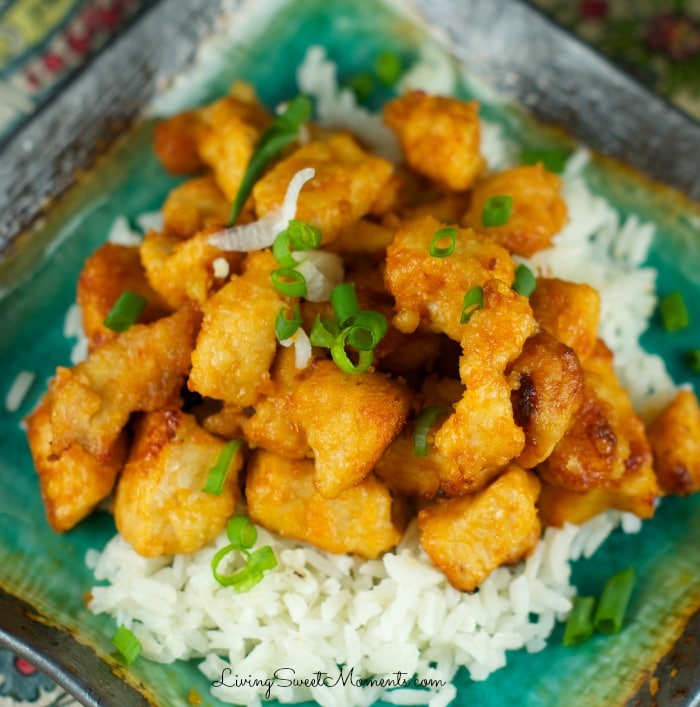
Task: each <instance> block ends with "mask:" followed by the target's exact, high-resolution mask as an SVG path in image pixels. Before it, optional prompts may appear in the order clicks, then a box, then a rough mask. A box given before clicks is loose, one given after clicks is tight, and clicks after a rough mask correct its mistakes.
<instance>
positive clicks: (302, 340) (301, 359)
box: [293, 327, 311, 368]
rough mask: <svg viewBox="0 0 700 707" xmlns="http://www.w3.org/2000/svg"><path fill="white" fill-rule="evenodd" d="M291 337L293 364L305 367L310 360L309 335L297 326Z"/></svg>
mask: <svg viewBox="0 0 700 707" xmlns="http://www.w3.org/2000/svg"><path fill="white" fill-rule="evenodd" d="M293 338H294V364H295V365H296V367H297V368H306V367H307V366H308V365H309V361H310V360H311V341H309V335H308V334H307V333H306V332H305V331H304V330H303V329H302V328H301V327H299V328H298V329H297V330H296V333H295V334H294V337H293Z"/></svg>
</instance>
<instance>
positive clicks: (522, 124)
mask: <svg viewBox="0 0 700 707" xmlns="http://www.w3.org/2000/svg"><path fill="white" fill-rule="evenodd" d="M165 4H167V3H163V4H161V6H160V7H159V8H158V11H159V12H161V14H163V13H165V10H164V9H163V5H165ZM438 4H439V3H438ZM506 5H508V3H506ZM513 5H514V6H516V5H517V3H513ZM276 6H277V11H276V12H275V13H274V14H273V15H272V16H270V17H268V18H267V19H266V20H265V21H262V20H260V21H259V23H258V24H256V25H255V31H254V32H247V33H244V32H239V33H238V35H239V36H238V37H237V38H236V39H235V40H231V41H230V42H229V43H228V44H226V45H225V51H223V52H221V51H220V52H218V53H217V52H213V54H212V55H213V56H214V57H215V58H216V60H215V61H210V62H209V63H208V64H207V66H206V70H205V69H202V67H201V66H200V68H199V69H198V71H199V76H200V81H199V82H198V83H197V90H196V91H189V92H188V91H184V92H182V91H180V92H176V93H175V94H173V95H175V98H174V99H173V101H172V102H171V105H173V106H175V107H184V106H185V105H190V104H193V103H196V102H201V101H204V100H209V99H212V98H214V97H216V96H218V95H221V94H222V93H223V92H225V91H226V89H227V88H228V86H229V84H230V83H231V81H232V79H233V78H236V77H237V78H243V79H245V80H247V81H249V82H251V83H253V84H254V85H255V87H256V88H257V90H258V92H259V95H260V96H261V98H262V99H263V101H264V102H265V103H266V104H267V105H268V106H269V107H274V105H275V104H276V103H277V102H279V101H280V100H283V99H287V98H289V97H291V96H292V95H294V94H295V92H296V89H295V81H294V67H295V66H296V65H297V64H298V63H299V62H300V61H301V59H302V58H303V56H304V53H305V50H306V48H307V46H308V45H309V44H321V45H323V46H324V47H326V49H327V51H328V54H329V56H330V57H331V58H332V59H333V60H334V61H336V62H337V63H338V65H339V74H340V78H341V80H344V79H346V78H349V77H351V76H353V75H355V74H357V73H359V72H362V71H369V70H371V67H372V64H373V62H374V59H375V58H376V56H377V55H378V54H379V53H380V52H382V51H384V50H387V49H388V50H389V51H392V52H394V53H396V54H397V55H398V56H399V57H401V60H402V62H403V63H404V64H405V65H410V64H411V62H413V61H414V60H415V59H416V57H417V56H418V53H419V50H420V47H421V46H422V45H423V44H424V43H425V42H428V41H433V40H432V39H430V38H429V33H428V30H427V29H426V26H425V25H423V24H422V23H421V22H419V21H417V20H416V19H415V18H414V17H413V16H410V15H407V14H405V13H400V12H397V11H396V9H395V8H393V9H392V8H389V7H386V6H384V5H382V4H380V3H379V2H378V1H375V0H370V1H367V2H362V3H360V2H353V0H336V1H335V2H328V1H327V0H291V1H290V2H287V3H276ZM256 7H257V10H253V9H251V7H248V9H247V12H249V13H250V12H260V5H257V6H256ZM190 11H191V10H190ZM519 11H520V10H519ZM172 12H173V13H177V12H178V10H177V9H175V8H173V10H172ZM506 20H507V18H503V21H506ZM246 26H248V27H249V26H250V25H246ZM462 30H463V31H464V32H465V33H467V34H468V33H469V31H472V32H473V31H475V30H474V28H473V27H472V28H469V27H463V28H462ZM548 31H552V32H554V33H555V34H556V32H557V30H555V29H554V28H552V29H551V30H548ZM557 36H558V35H557ZM123 40H124V42H127V43H128V40H129V37H128V36H127V37H124V38H123ZM559 41H562V40H561V37H559ZM566 41H567V42H568V41H570V40H568V39H567V40H566ZM118 49H119V47H117V50H118ZM125 51H126V50H124V51H122V52H121V56H123V55H125ZM575 51H581V48H580V47H578V46H576V47H575ZM117 53H118V52H117ZM210 53H211V52H210ZM595 61H598V60H597V59H595ZM596 66H597V64H596ZM516 68H518V67H511V70H515V69H516ZM518 70H520V71H525V69H524V68H523V67H519V68H518ZM610 71H613V70H612V69H610ZM615 76H616V75H615ZM617 78H619V77H617ZM458 90H459V92H460V93H462V94H463V95H464V96H477V97H479V98H480V100H481V102H482V110H483V112H484V115H486V116H488V117H489V118H490V119H492V120H497V121H499V122H500V123H501V124H502V126H503V128H504V130H505V132H506V134H507V135H508V136H509V137H510V138H512V139H514V140H516V141H517V142H518V143H519V144H521V145H523V146H528V147H533V146H551V145H553V144H560V143H561V144H568V143H567V141H566V139H565V138H563V137H561V136H557V134H555V133H553V132H551V131H549V130H548V129H545V128H543V127H540V126H539V125H538V124H536V123H535V122H534V121H533V120H532V119H531V118H529V117H528V116H527V115H525V114H524V112H522V111H521V110H520V109H518V108H515V107H513V106H509V105H507V104H506V103H504V102H501V101H499V100H495V99H494V98H493V97H492V96H491V94H490V92H489V91H487V90H485V89H484V87H483V85H482V82H481V80H480V77H478V76H473V75H469V74H462V73H460V80H459V86H458ZM551 90H552V91H554V90H556V87H554V86H552V88H551ZM599 90H600V89H599ZM385 97H386V94H382V93H381V92H380V93H378V94H376V95H374V96H373V98H372V101H374V103H375V105H378V104H379V103H380V102H381V100H382V99H383V98H385ZM674 119H677V116H675V114H674ZM683 125H685V126H686V129H687V130H688V131H691V132H692V131H697V130H698V128H697V126H694V125H692V124H691V123H690V122H687V123H683ZM656 128H659V129H661V128H663V126H661V127H659V126H654V129H656ZM151 135H152V123H151V122H150V121H148V120H145V121H143V122H142V123H140V124H139V125H138V126H137V127H136V128H135V129H134V130H133V131H131V132H129V133H128V135H127V136H126V137H125V138H124V139H122V140H121V141H119V142H118V143H117V144H116V145H115V146H113V147H112V148H110V149H109V151H108V152H107V153H106V154H105V155H104V157H103V159H101V160H100V162H99V164H98V165H97V166H95V167H94V168H93V169H92V170H91V171H90V172H89V173H88V174H87V175H86V176H84V177H83V178H82V179H81V180H79V182H78V184H77V186H74V187H73V188H72V189H71V190H70V191H69V192H68V193H67V194H65V195H64V197H63V198H62V199H61V200H59V201H58V202H57V203H56V204H54V205H53V206H52V208H51V209H50V211H49V215H48V218H47V219H46V221H45V223H44V225H43V226H42V227H41V228H39V229H38V230H36V231H35V232H34V233H32V234H31V236H30V237H24V238H22V239H20V240H19V241H17V242H16V244H15V246H14V247H13V248H12V249H10V250H9V251H8V252H7V253H6V256H5V260H4V264H2V265H0V289H2V291H3V294H2V298H1V299H0V322H2V334H3V336H2V340H1V341H0V365H1V367H2V372H3V380H2V383H1V384H0V393H2V395H3V397H4V395H5V394H6V392H7V390H8V389H9V385H10V384H11V382H12V381H13V380H14V378H15V376H16V375H17V374H18V373H20V372H21V371H24V370H28V371H32V372H34V373H35V374H36V376H37V378H36V380H35V382H34V384H33V385H32V387H31V389H30V390H29V394H28V395H27V397H26V398H25V400H24V401H23V403H22V404H21V406H20V408H19V410H17V411H16V412H8V411H7V410H5V408H4V406H3V407H2V409H0V450H1V454H0V587H1V589H2V592H0V607H2V613H0V639H2V640H3V642H4V643H5V644H7V645H8V646H10V647H12V648H14V649H15V650H19V651H23V652H24V654H25V655H26V656H28V657H32V658H34V659H35V660H37V661H38V662H39V664H40V667H43V668H44V669H46V670H47V671H49V672H50V673H51V674H53V675H54V676H56V677H57V678H58V679H59V680H60V681H62V683H63V684H65V685H66V686H67V687H68V688H69V689H71V690H72V691H73V692H74V693H75V694H76V696H78V698H79V699H81V700H82V701H84V702H85V703H86V704H103V705H104V704H107V705H112V704H114V705H123V704H127V705H128V704H138V699H140V698H139V697H138V695H139V693H142V694H143V695H144V696H145V697H144V698H143V700H142V701H145V702H146V703H147V702H148V701H151V702H153V703H155V704H158V705H186V704H188V695H192V694H194V693H192V692H191V691H193V690H194V691H195V692H196V693H197V694H198V695H200V696H201V697H202V698H203V702H202V704H205V705H215V704H219V703H218V702H217V701H216V700H215V699H214V698H212V697H210V696H209V694H208V690H209V683H208V681H207V680H206V679H205V678H204V677H203V676H202V675H201V674H200V673H199V671H198V670H197V668H196V665H195V663H194V662H192V663H175V664H172V665H159V664H155V663H149V662H148V661H145V660H139V661H137V662H136V664H134V665H133V666H131V667H129V668H126V667H124V666H123V665H122V664H121V663H120V662H119V660H118V659H117V658H116V657H115V655H114V653H113V647H112V646H111V643H110V639H111V636H112V635H113V632H114V628H115V627H114V623H113V622H112V620H110V619H108V618H105V617H96V616H94V615H92V614H91V613H90V612H89V611H87V609H86V608H85V594H86V592H88V591H89V589H90V587H91V585H92V579H91V574H90V572H89V570H88V569H87V568H86V566H85V563H84V558H85V553H86V551H87V550H88V549H90V548H97V549H101V548H102V547H103V546H104V544H105V543H106V542H107V541H108V540H109V538H110V537H111V536H112V535H113V534H114V532H115V529H114V524H113V522H112V520H111V517H110V516H109V515H108V514H107V513H98V514H96V515H94V516H93V517H91V518H89V519H87V520H86V521H84V522H83V523H81V524H80V525H79V527H77V528H76V529H74V530H72V531H71V532H69V533H67V534H65V535H57V534H55V533H53V532H52V531H51V530H50V529H49V527H48V525H47V523H46V521H45V517H44V510H43V505H42V501H41V497H40V494H39V486H38V483H37V477H36V475H35V473H34V470H33V466H32V462H31V458H30V455H29V450H28V447H27V443H26V441H25V436H24V432H23V430H22V429H21V420H22V417H23V416H24V415H26V414H27V413H28V412H29V410H30V409H31V408H32V406H33V405H34V404H35V403H36V401H37V400H38V398H39V396H40V395H41V394H42V392H43V391H44V390H45V388H46V381H47V379H48V378H49V377H50V376H51V375H53V372H54V370H55V367H56V366H57V365H70V350H71V346H72V345H73V343H74V341H72V340H70V339H67V338H66V337H64V334H63V323H64V318H65V314H66V312H67V310H68V309H69V307H70V306H71V304H72V303H73V301H74V297H75V286H76V281H77V277H78V274H79V272H80V269H81V266H82V264H83V261H84V259H85V257H86V256H87V255H88V254H89V253H91V252H92V251H93V250H94V249H95V248H96V247H97V246H99V245H100V244H101V243H103V242H104V241H105V239H106V236H107V233H108V231H109V228H110V226H111V224H112V222H113V221H114V219H115V218H116V217H117V216H120V215H126V217H127V218H128V219H129V220H130V223H131V224H132V225H135V222H134V219H135V218H136V217H137V216H138V215H140V214H142V213H144V212H147V211H151V210H155V209H157V208H158V207H159V206H160V205H161V203H162V201H163V199H164V197H165V195H166V194H167V192H168V190H169V189H170V188H171V187H172V186H173V185H174V184H175V180H174V179H173V178H172V177H169V176H168V175H166V174H165V173H164V172H163V170H162V169H161V168H160V166H159V165H158V163H157V162H156V160H155V158H154V155H153V153H152V151H151V148H150V143H151ZM681 137H683V136H682V135H681V136H680V137H679V139H680V138H681ZM618 156H619V153H618ZM687 160H688V161H690V160H691V156H690V155H688V156H687ZM641 166H644V165H641ZM692 166H693V167H694V164H693V165H692ZM649 171H650V172H651V173H653V169H650V170H649ZM588 177H589V179H590V183H591V186H592V187H593V188H594V189H595V190H597V191H599V192H601V193H604V194H605V195H606V196H607V197H608V198H609V199H610V200H611V201H612V202H613V204H614V205H615V207H616V208H617V209H618V210H619V212H620V214H621V215H623V216H625V215H628V214H631V213H637V214H639V216H640V218H642V219H643V220H649V221H653V222H654V223H655V224H656V226H657V235H656V240H655V242H654V245H653V248H652V255H651V256H650V264H652V265H654V266H655V267H657V268H658V270H659V283H658V285H659V292H660V293H661V294H664V293H666V292H668V291H670V290H680V291H681V292H682V293H683V294H684V297H685V301H686V302H687V303H688V304H689V308H690V310H691V311H690V314H691V320H692V321H693V322H698V321H700V237H699V236H698V234H697V224H698V223H700V221H698V218H700V211H699V210H698V208H697V207H696V205H694V204H693V203H692V202H691V201H689V200H687V199H686V198H685V197H683V196H682V195H681V194H680V193H679V192H675V191H673V190H672V189H670V188H667V187H663V186H660V185H658V184H655V183H652V182H650V181H647V180H645V179H643V178H641V177H640V176H638V175H637V174H635V173H633V172H632V171H631V170H628V169H625V168H622V167H619V166H617V165H616V164H614V163H612V162H610V161H609V160H603V159H600V160H596V161H594V164H593V165H592V166H591V167H590V168H589V169H588ZM690 187H692V185H690ZM690 187H689V191H693V189H692V188H690ZM643 343H644V345H645V346H646V347H647V348H648V350H650V351H652V352H656V353H659V354H661V355H662V356H663V357H664V358H665V360H666V361H667V363H668V367H669V370H670V372H671V374H672V375H673V377H674V378H675V380H676V381H677V382H689V383H691V384H692V385H693V386H694V387H695V389H696V390H698V389H699V386H700V376H699V375H698V374H697V373H692V372H691V371H689V370H688V369H687V368H686V367H685V363H684V360H683V355H684V352H685V351H686V350H688V349H691V348H700V334H699V332H698V328H697V325H696V324H694V325H692V326H691V327H690V328H689V329H687V330H685V331H683V332H679V333H677V334H674V335H667V334H664V333H663V332H662V330H661V328H660V326H659V323H658V322H656V321H655V322H653V324H652V327H651V329H650V331H649V332H648V333H647V334H646V335H645V336H644V339H643ZM699 540H700V499H698V498H694V499H689V500H679V499H666V500H664V501H663V502H662V503H661V505H660V508H659V510H658V512H657V515H656V517H655V518H654V519H653V520H651V521H649V522H646V523H645V524H644V528H643V530H642V532H641V533H639V534H637V535H624V534H622V533H617V534H615V535H613V536H612V537H611V538H610V539H609V540H608V541H607V542H606V544H605V545H604V547H603V548H602V550H600V551H599V552H598V553H597V554H596V555H595V557H594V559H592V560H588V561H580V562H579V563H578V564H577V565H576V566H575V581H576V584H577V586H578V587H579V590H580V592H582V593H586V592H592V593H598V592H599V591H600V587H601V586H602V583H603V581H604V579H605V578H606V577H607V576H609V575H610V574H612V573H613V572H615V571H617V570H619V569H622V568H624V567H626V566H629V565H633V566H634V568H635V570H636V574H637V577H638V582H637V585H636V589H635V592H634V595H633V599H632V604H631V608H630V620H629V622H628V625H627V626H626V628H625V629H624V630H623V631H622V633H620V634H619V635H615V636H607V637H595V638H593V639H592V640H590V641H588V642H587V643H585V644H583V645H581V646H578V647H574V648H563V647H562V646H561V637H562V628H561V627H558V628H557V629H556V630H555V632H554V634H553V636H552V638H551V641H550V646H549V647H548V648H547V649H546V650H544V651H542V652H540V653H537V654H527V653H525V652H518V653H512V654H510V658H509V662H508V665H507V667H505V668H504V669H502V670H500V671H499V672H497V673H495V674H494V675H493V676H492V677H491V678H490V679H489V680H487V681H485V682H473V681H470V679H469V677H468V675H467V674H466V672H464V671H463V672H460V674H459V676H458V680H457V686H458V698H457V700H456V704H460V705H510V706H513V705H522V706H523V707H525V706H528V707H544V706H547V707H550V706H554V705H567V706H571V707H576V706H577V705H582V706H583V705H586V707H590V706H592V705H600V706H603V705H605V706H607V705H617V704H624V703H625V702H626V701H627V700H628V699H630V698H632V697H633V696H634V695H635V693H637V691H638V690H639V689H640V688H642V693H640V694H644V695H646V694H648V693H647V692H644V690H647V691H648V689H649V688H648V687H644V686H645V685H647V684H648V681H649V677H650V675H651V674H652V673H653V672H654V670H655V669H656V666H657V664H658V662H659V660H660V659H661V658H662V656H664V654H666V653H667V652H668V651H669V650H670V649H671V648H672V646H673V645H674V643H675V642H676V640H677V639H678V637H679V636H680V635H681V634H682V633H683V632H684V630H685V628H686V625H687V623H688V621H689V620H690V618H691V617H692V616H693V614H695V612H696V611H697V610H698V609H699V608H700V542H699ZM17 599H19V600H21V601H20V602H19V603H18V601H17ZM47 632H48V633H47ZM47 635H48V636H49V637H48V638H47ZM73 638H74V639H75V641H77V643H78V644H80V645H79V646H78V648H70V646H71V645H72V644H73ZM57 647H58V649H57ZM42 656H43V662H42ZM47 656H49V658H47ZM698 660H699V656H697V655H693V656H691V662H692V663H693V664H694V665H697V663H698ZM81 661H82V662H81ZM91 661H92V662H91ZM95 662H96V663H98V664H99V665H100V666H102V668H103V669H102V670H101V672H100V674H99V676H98V671H97V670H96V669H95V670H93V669H92V668H91V667H89V666H91V665H92V666H93V668H94V663H95ZM79 665H83V666H85V665H87V666H88V667H87V669H85V670H84V671H83V674H82V675H78V674H77V671H78V667H77V666H79ZM91 670H92V672H91ZM661 679H662V680H664V679H665V678H661ZM668 679H669V680H670V679H671V678H668ZM652 684H653V685H654V683H652ZM115 685H116V686H115ZM128 685H133V686H135V688H136V690H137V691H136V692H129V691H127V692H124V693H122V692H120V690H121V689H122V688H124V689H127V688H128ZM663 687H664V685H663V684H662V685H661V689H663ZM653 689H656V687H655V686H654V687H653ZM692 697H693V693H688V694H687V699H688V702H687V703H688V704H689V703H690V701H691V700H692ZM674 704H680V703H678V702H675V703H674Z"/></svg>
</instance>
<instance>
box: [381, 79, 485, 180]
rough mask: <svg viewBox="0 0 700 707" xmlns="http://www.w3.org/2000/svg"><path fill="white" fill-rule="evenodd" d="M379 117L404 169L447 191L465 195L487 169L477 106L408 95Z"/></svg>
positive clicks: (443, 99) (431, 97)
mask: <svg viewBox="0 0 700 707" xmlns="http://www.w3.org/2000/svg"><path fill="white" fill-rule="evenodd" d="M383 115H384V122H385V123H386V124H387V125H388V126H389V127H390V128H391V129H392V130H393V131H394V132H395V133H396V134H397V136H398V138H399V141H400V142H401V146H402V148H403V151H404V153H405V155H406V160H407V162H408V164H409V165H410V166H411V167H412V168H413V169H415V170H416V171H417V172H420V173H421V174H424V175H425V176H427V177H430V179H432V180H434V181H436V182H438V183H439V184H442V185H444V186H445V187H447V188H448V189H451V190H453V191H464V190H465V189H468V188H469V187H470V186H471V184H472V182H473V181H474V179H475V177H476V176H478V175H479V174H480V173H481V172H482V171H483V169H484V167H485V166H486V163H485V161H484V158H483V157H482V156H481V153H480V151H479V143H480V130H479V104H478V103H476V102H470V103H467V102H465V101H460V100H457V99H455V98H446V97H443V96H430V95H428V94H426V93H423V92H422V91H412V92H410V93H407V94H406V95H404V96H401V97H400V98H396V99H394V100H393V101H389V102H388V103H387V104H386V105H385V106H384V114H383Z"/></svg>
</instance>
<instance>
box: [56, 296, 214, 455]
mask: <svg viewBox="0 0 700 707" xmlns="http://www.w3.org/2000/svg"><path fill="white" fill-rule="evenodd" d="M199 321H200V314H199V312H198V311H197V310H196V309H195V308H194V307H184V308H183V309H180V310H178V311H177V312H175V313H174V314H171V315H170V316H169V317H164V318H163V319H159V320H158V321H156V322H153V323H152V324H135V325H133V326H132V327H131V328H130V329H128V330H127V331H125V332H124V333H123V334H121V335H120V336H119V337H118V338H117V339H115V340H114V341H108V342H107V343H105V344H103V345H102V346H100V348H98V349H95V350H94V351H93V352H92V353H91V354H90V355H89V356H88V358H87V360H85V361H83V362H82V363H79V364H78V365H77V366H76V367H75V368H63V367H59V368H58V369H57V370H56V377H55V378H54V379H53V381H52V382H51V384H50V387H49V391H50V394H51V395H52V397H53V404H52V410H51V426H52V429H53V441H52V444H51V449H52V453H54V454H56V455H57V456H60V455H61V454H63V453H64V452H65V451H66V450H67V449H68V448H69V447H70V446H71V445H73V444H76V443H77V444H79V445H81V446H82V447H83V448H84V449H85V450H86V451H87V452H89V453H90V454H92V455H93V456H95V457H97V458H98V459H100V460H107V459H109V458H110V456H111V455H112V453H113V449H114V445H115V443H116V442H117V439H118V438H119V435H120V434H121V431H122V429H123V428H124V426H125V425H126V423H127V422H128V420H129V415H131V413H132V412H136V411H151V410H157V409H158V408H160V407H163V406H164V405H167V404H168V403H170V402H171V401H173V400H175V399H177V398H178V396H179V393H180V388H181V387H182V385H183V383H184V381H185V376H186V374H187V371H188V370H189V367H190V353H191V351H192V347H193V345H194V339H195V336H196V333H197V328H198V326H199Z"/></svg>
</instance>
